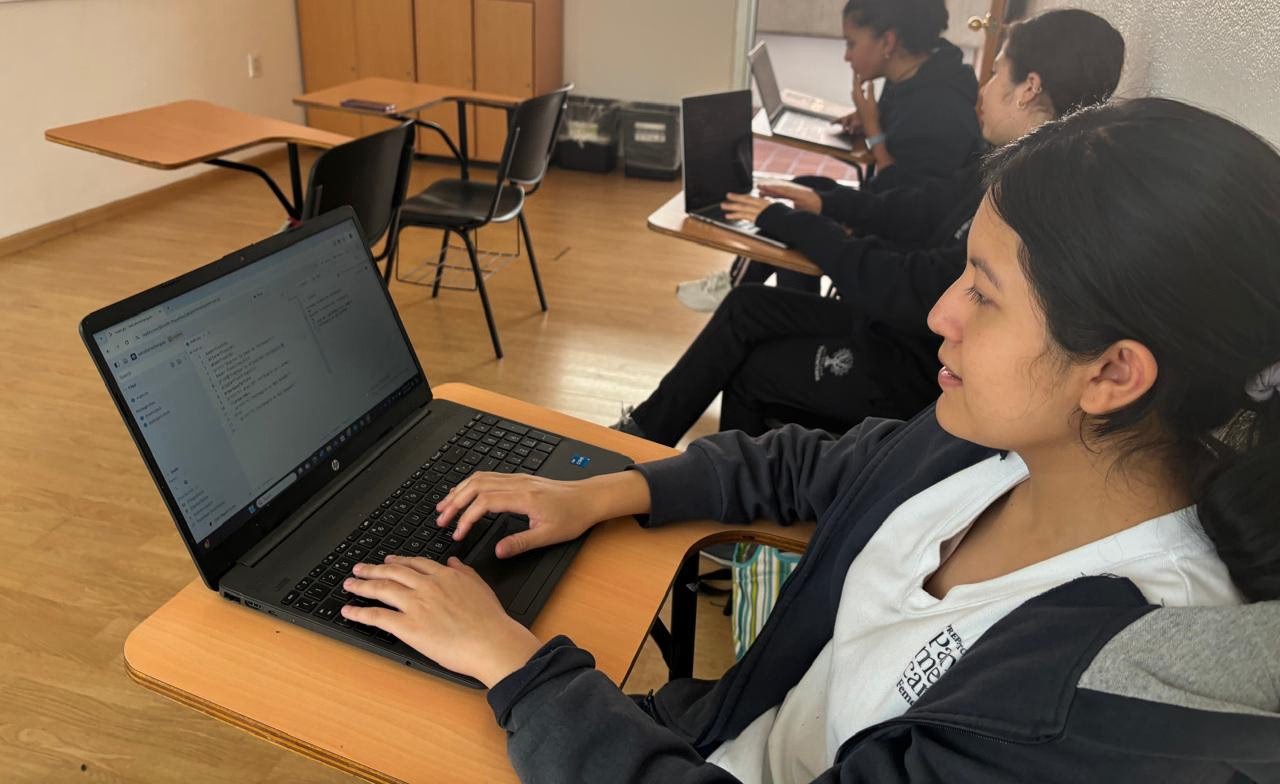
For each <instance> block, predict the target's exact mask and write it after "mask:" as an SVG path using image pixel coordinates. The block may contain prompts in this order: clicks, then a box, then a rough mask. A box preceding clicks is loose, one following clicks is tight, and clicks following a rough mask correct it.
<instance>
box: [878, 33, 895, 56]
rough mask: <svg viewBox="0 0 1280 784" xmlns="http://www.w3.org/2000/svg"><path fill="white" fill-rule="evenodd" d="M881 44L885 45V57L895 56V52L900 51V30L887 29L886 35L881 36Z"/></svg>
mask: <svg viewBox="0 0 1280 784" xmlns="http://www.w3.org/2000/svg"><path fill="white" fill-rule="evenodd" d="M880 45H881V46H882V47H884V59H886V60H888V59H889V58H890V57H893V53H894V52H896V51H898V31H897V30H885V31H884V35H882V36H880Z"/></svg>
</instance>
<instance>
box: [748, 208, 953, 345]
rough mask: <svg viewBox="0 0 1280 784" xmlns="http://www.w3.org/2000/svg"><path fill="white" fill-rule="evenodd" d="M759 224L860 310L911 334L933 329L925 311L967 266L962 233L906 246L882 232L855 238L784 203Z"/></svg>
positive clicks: (810, 214) (769, 209)
mask: <svg viewBox="0 0 1280 784" xmlns="http://www.w3.org/2000/svg"><path fill="white" fill-rule="evenodd" d="M757 223H758V224H759V226H760V228H761V229H763V230H765V231H767V232H768V233H769V234H770V235H772V236H774V237H777V238H778V239H780V240H782V241H783V242H786V243H787V244H789V245H791V247H793V248H795V249H796V250H798V251H800V252H801V253H803V254H804V255H805V256H806V257H807V258H808V259H809V260H810V261H812V262H813V263H814V264H817V265H818V267H820V268H821V269H822V271H823V272H824V273H825V274H826V275H828V276H830V278H831V280H832V282H833V283H835V286H836V288H837V289H838V290H839V291H840V296H841V297H842V298H843V299H844V301H845V302H847V303H849V306H850V307H851V308H852V309H853V310H855V311H857V312H858V314H860V315H861V316H863V317H865V318H867V319H870V320H872V321H877V322H880V323H883V324H887V325H888V326H890V327H893V328H894V329H899V330H902V331H903V332H907V333H910V334H919V335H924V336H929V335H930V334H931V333H930V332H929V329H928V326H927V324H926V323H925V318H924V316H925V314H927V313H928V312H929V310H930V309H931V308H932V307H933V305H934V303H935V302H937V301H938V298H939V297H940V296H942V293H943V292H944V291H946V290H947V288H948V287H949V286H950V285H951V284H952V283H953V282H955V279H956V278H958V277H960V273H961V272H962V271H963V270H964V264H965V253H966V248H965V242H964V240H963V239H961V238H957V239H955V240H953V241H952V242H951V243H950V244H948V245H946V246H945V247H941V248H929V249H921V250H910V251H903V250H901V249H899V248H895V247H891V246H889V244H888V243H886V242H884V241H883V240H881V239H880V238H878V237H850V236H848V235H847V234H845V233H844V230H843V229H841V228H840V226H838V225H836V224H835V223H834V222H832V221H830V220H827V219H826V218H824V217H822V216H821V215H814V214H813V213H806V212H799V211H796V210H791V209H789V208H787V207H786V206H784V205H781V204H775V205H773V206H772V207H769V208H768V209H767V210H765V211H764V212H762V213H760V217H759V218H758V219H757Z"/></svg>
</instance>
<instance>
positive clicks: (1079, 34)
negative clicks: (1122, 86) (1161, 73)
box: [1004, 8, 1124, 117]
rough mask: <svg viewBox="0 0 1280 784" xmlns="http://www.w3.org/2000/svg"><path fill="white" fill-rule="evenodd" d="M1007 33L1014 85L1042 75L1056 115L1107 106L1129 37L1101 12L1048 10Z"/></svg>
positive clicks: (1013, 27)
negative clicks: (1097, 105) (1086, 107)
mask: <svg viewBox="0 0 1280 784" xmlns="http://www.w3.org/2000/svg"><path fill="white" fill-rule="evenodd" d="M1005 35H1006V37H1005V44H1004V57H1005V59H1006V60H1008V61H1009V70H1010V75H1011V76H1012V78H1013V83H1014V84H1021V83H1022V82H1024V81H1026V79H1027V76H1028V75H1029V74H1031V73H1033V72H1034V73H1037V74H1039V75H1040V85H1041V87H1042V88H1043V89H1044V93H1045V95H1046V96H1047V97H1048V99H1049V102H1050V103H1051V104H1053V114H1054V116H1055V117H1061V116H1062V115H1064V114H1068V113H1070V112H1074V111H1075V110H1076V109H1080V108H1082V107H1085V106H1092V105H1094V104H1095V103H1102V102H1103V101H1105V100H1107V99H1108V98H1110V97H1111V94H1112V93H1113V92H1115V90H1116V85H1117V84H1119V83H1120V71H1121V69H1123V68H1124V37H1123V36H1121V35H1120V31H1118V30H1116V29H1115V28H1114V27H1112V26H1111V24H1110V23H1109V22H1107V20H1106V19H1103V18H1102V17H1100V16H1098V15H1097V14H1091V13H1089V12H1088V11H1081V10H1079V9H1075V8H1067V9H1062V10H1059V11H1047V12H1045V13H1043V14H1040V15H1038V16H1034V17H1032V18H1030V19H1027V20H1026V21H1023V22H1016V23H1014V24H1012V25H1009V27H1008V28H1007V29H1006V32H1005ZM1064 44H1066V45H1064ZM1081 52H1088V54H1087V55H1084V56H1081V54H1080V53H1081Z"/></svg>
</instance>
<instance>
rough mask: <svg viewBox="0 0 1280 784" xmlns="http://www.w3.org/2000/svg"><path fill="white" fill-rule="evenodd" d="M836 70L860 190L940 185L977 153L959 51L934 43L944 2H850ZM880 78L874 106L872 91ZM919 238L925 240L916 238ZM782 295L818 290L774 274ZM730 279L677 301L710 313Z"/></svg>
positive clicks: (686, 292) (688, 286)
mask: <svg viewBox="0 0 1280 784" xmlns="http://www.w3.org/2000/svg"><path fill="white" fill-rule="evenodd" d="M841 20H842V24H843V29H844V39H845V54H844V59H845V62H847V63H848V64H849V67H850V68H851V69H852V72H853V100H854V104H855V106H857V112H855V113H854V114H853V115H851V116H850V117H849V118H846V120H845V125H846V127H847V128H849V129H851V130H853V131H854V132H856V133H858V134H859V135H862V136H865V138H866V144H867V147H868V148H869V150H870V151H871V154H872V156H874V158H875V167H874V170H875V174H874V176H873V177H871V178H870V179H869V180H868V181H867V183H866V185H865V188H866V190H867V191H869V192H871V193H879V192H883V191H886V190H890V189H892V188H897V187H901V186H904V185H911V184H915V183H920V182H923V181H925V180H929V179H934V178H940V177H949V176H951V175H952V174H954V173H955V172H956V171H957V170H958V169H960V168H962V167H963V166H965V165H966V164H967V163H968V162H969V159H970V157H971V156H972V155H973V154H974V153H975V152H977V151H979V150H981V149H982V148H984V147H985V144H984V142H983V139H982V134H981V129H980V128H979V126H978V118H977V114H976V113H975V111H974V105H975V104H976V103H977V100H978V81H977V78H976V77H975V76H974V73H973V68H971V67H970V66H968V65H965V64H964V62H963V55H962V53H961V52H960V49H959V48H957V47H956V46H955V45H954V44H952V43H950V42H949V41H946V40H945V39H943V38H942V37H941V36H942V33H943V32H944V31H945V30H946V29H947V7H946V4H945V2H944V0H849V2H848V3H846V4H845V6H844V11H843V12H842V14H841ZM877 79H884V82H885V86H884V89H883V91H882V92H881V95H880V100H879V101H878V102H877V101H876V99H875V94H874V92H873V89H872V83H873V82H874V81H875V80H877ZM916 239H917V240H923V239H925V237H919V238H916ZM774 271H775V270H774V268H773V267H770V266H769V265H767V264H760V263H757V262H751V263H750V266H749V268H748V269H747V270H746V271H745V272H744V273H742V274H741V275H739V276H738V284H739V285H740V284H743V283H763V282H764V281H765V280H766V279H767V278H768V277H769V275H770V274H772V273H773V272H774ZM779 283H780V285H783V286H785V287H787V288H795V289H797V290H801V291H811V292H814V293H816V292H817V280H816V279H813V278H810V277H808V276H805V275H796V274H794V273H791V274H788V273H784V272H779ZM732 286H733V282H732V280H731V274H730V273H729V272H718V273H715V274H714V275H712V276H710V277H708V278H704V279H700V280H696V281H689V282H687V283H682V284H680V285H679V286H677V288H676V292H677V296H678V297H679V298H680V301H681V302H684V303H685V304H686V305H689V306H690V307H693V308H694V309H695V310H704V311H711V310H714V309H715V304H716V303H717V302H718V301H719V299H722V298H723V297H724V295H725V294H726V293H727V292H728V290H729V289H730V288H732Z"/></svg>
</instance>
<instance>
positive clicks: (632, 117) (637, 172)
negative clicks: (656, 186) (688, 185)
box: [619, 103, 680, 180]
mask: <svg viewBox="0 0 1280 784" xmlns="http://www.w3.org/2000/svg"><path fill="white" fill-rule="evenodd" d="M619 115H620V124H621V131H622V159H623V162H624V163H625V166H626V174H627V176H628V177H644V178H646V179H651V180H674V179H675V178H677V177H679V176H680V107H679V106H672V105H670V104H662V103H628V104H623V106H622V108H621V110H620V112H619Z"/></svg>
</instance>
